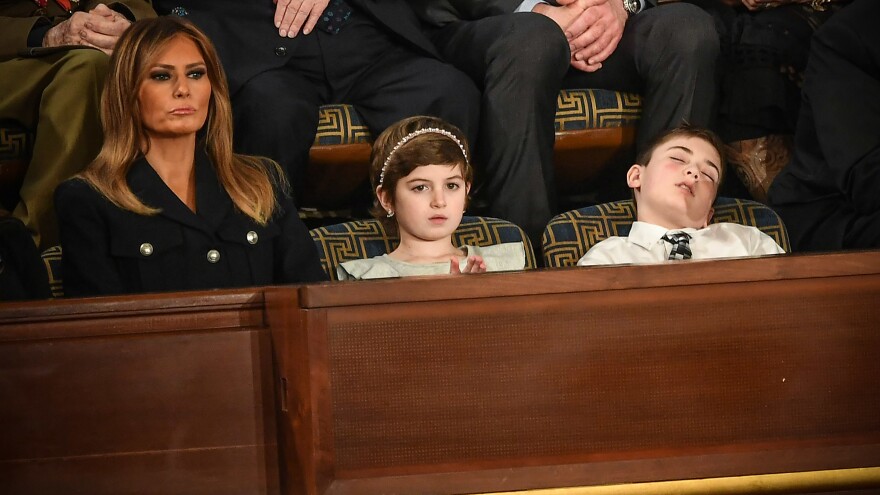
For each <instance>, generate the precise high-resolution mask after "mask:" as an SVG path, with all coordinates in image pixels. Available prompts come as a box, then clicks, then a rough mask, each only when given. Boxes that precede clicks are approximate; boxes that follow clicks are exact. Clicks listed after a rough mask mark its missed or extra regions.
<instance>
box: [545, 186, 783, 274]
mask: <svg viewBox="0 0 880 495" xmlns="http://www.w3.org/2000/svg"><path fill="white" fill-rule="evenodd" d="M635 219H636V205H635V202H634V200H632V199H628V200H625V201H614V202H611V203H603V204H600V205H596V206H589V207H586V208H581V209H578V210H572V211H567V212H565V213H562V214H559V215H556V216H555V217H553V218H552V219H551V220H550V223H548V224H547V228H546V229H544V235H543V236H542V238H541V244H542V246H541V247H542V251H543V254H544V263H545V265H546V266H548V267H564V266H574V265H576V264H577V261H578V260H579V259H581V257H582V256H583V255H584V254H586V252H587V251H588V250H589V249H590V248H591V247H593V245H595V244H596V243H598V242H600V241H603V240H605V239H607V238H609V237H613V236H619V237H625V236H627V235H629V230H630V228H631V227H632V223H633V222H634V221H635ZM721 222H731V223H738V224H741V225H749V226H752V227H757V228H758V229H760V230H761V231H762V232H764V233H765V234H767V235H769V236H770V237H772V238H773V240H774V241H776V243H777V244H779V246H781V247H782V249H784V250H785V251H786V252H789V250H790V246H789V243H788V233H787V232H786V230H785V225H784V224H783V223H782V219H780V218H779V215H777V214H776V212H775V211H773V210H772V209H770V208H769V207H767V206H765V205H763V204H761V203H758V202H756V201H750V200H746V199H735V198H718V199H716V200H715V215H714V216H713V217H712V223H721Z"/></svg>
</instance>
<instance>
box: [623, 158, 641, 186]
mask: <svg viewBox="0 0 880 495" xmlns="http://www.w3.org/2000/svg"><path fill="white" fill-rule="evenodd" d="M643 168H644V167H642V166H641V165H638V164H635V165H633V166H632V167H630V168H629V170H627V171H626V185H627V186H629V188H630V189H638V188H640V187H642V169H643Z"/></svg>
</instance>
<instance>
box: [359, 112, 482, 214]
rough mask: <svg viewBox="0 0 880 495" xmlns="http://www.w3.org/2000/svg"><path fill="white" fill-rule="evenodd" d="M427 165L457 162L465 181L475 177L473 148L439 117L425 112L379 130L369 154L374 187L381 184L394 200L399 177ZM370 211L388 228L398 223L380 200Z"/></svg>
mask: <svg viewBox="0 0 880 495" xmlns="http://www.w3.org/2000/svg"><path fill="white" fill-rule="evenodd" d="M419 131H421V133H419ZM438 131H439V132H438ZM445 133H449V134H451V135H452V136H454V137H455V139H453V138H452V137H450V136H449V135H447V134H445ZM456 139H457V142H456ZM425 165H453V166H454V165H458V166H459V167H461V175H462V177H463V178H464V181H465V183H466V184H468V185H470V184H471V183H472V182H473V179H474V171H473V167H472V166H471V163H470V148H469V147H468V143H467V139H466V138H465V137H464V133H462V132H461V129H459V128H458V127H456V126H454V125H452V124H450V123H448V122H446V121H444V120H442V119H439V118H437V117H427V116H424V115H419V116H415V117H409V118H406V119H403V120H401V121H399V122H396V123H394V124H392V125H391V126H389V127H388V128H387V129H385V131H383V132H382V134H379V137H378V138H376V141H375V142H374V143H373V152H372V154H371V155H370V182H371V183H372V185H373V191H376V189H377V188H378V187H379V186H382V190H383V191H384V192H385V193H386V194H388V195H389V197H390V198H391V202H392V204H393V203H394V194H395V190H396V188H397V183H398V182H399V181H400V179H402V178H404V177H406V176H407V175H409V174H410V173H411V172H412V171H413V170H415V169H416V168H417V167H422V166H425ZM371 213H372V214H373V216H374V217H376V218H378V219H380V220H382V221H383V222H384V223H385V227H386V229H387V228H391V229H393V228H394V227H395V226H396V225H397V223H396V222H395V221H393V219H389V218H387V216H386V212H385V210H384V209H382V205H381V204H379V203H378V201H377V202H376V204H375V205H374V206H373V209H372V210H371Z"/></svg>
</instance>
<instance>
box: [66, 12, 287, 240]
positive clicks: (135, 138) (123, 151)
mask: <svg viewBox="0 0 880 495" xmlns="http://www.w3.org/2000/svg"><path fill="white" fill-rule="evenodd" d="M175 37H184V38H186V39H188V40H190V41H192V42H193V43H195V45H196V47H198V49H199V51H200V52H201V54H202V56H203V57H204V59H205V65H206V68H207V76H208V79H209V80H210V81H211V89H212V91H211V99H210V103H209V105H208V118H207V122H206V124H205V127H204V128H203V129H202V132H204V146H205V149H206V151H207V153H208V156H209V157H210V159H211V162H212V163H213V165H214V168H215V170H216V173H217V176H218V179H219V180H220V183H221V184H222V185H223V187H224V189H225V190H226V192H227V193H228V194H229V196H230V198H232V201H233V203H234V204H235V206H236V207H237V208H238V209H239V210H240V211H241V212H243V213H244V214H245V215H247V216H249V217H250V218H252V219H253V220H254V221H256V222H257V223H259V224H261V225H265V224H266V222H267V221H268V220H269V219H270V218H271V217H272V213H273V212H274V210H275V207H276V204H275V187H276V186H277V187H281V188H286V187H287V182H286V179H285V176H284V173H283V172H282V171H281V168H280V167H279V166H278V164H277V163H275V162H272V161H270V160H266V159H264V158H257V157H250V156H245V155H236V154H234V153H233V151H232V108H231V105H230V103H229V87H228V85H227V83H226V75H225V74H224V73H223V68H222V67H221V65H220V58H219V57H218V56H217V51H216V50H215V49H214V45H213V44H211V41H210V40H209V39H208V37H207V36H205V34H204V33H202V32H201V31H200V30H199V29H198V28H196V27H195V26H194V25H193V24H192V23H190V22H188V21H186V20H183V19H180V18H179V17H174V16H165V17H158V18H155V19H144V20H141V21H137V22H135V23H134V24H132V25H131V27H129V28H128V30H126V32H125V33H124V34H123V35H122V36H121V37H120V38H119V41H118V42H117V44H116V48H115V50H114V52H113V56H112V57H111V58H110V74H109V76H108V78H107V82H106V83H105V86H104V92H103V94H102V97H101V123H102V124H103V127H104V145H103V146H102V148H101V151H100V153H99V154H98V157H97V158H96V159H95V160H94V161H93V162H92V163H91V164H89V166H88V167H87V168H86V169H85V170H84V171H83V172H82V173H81V174H80V176H81V177H82V178H83V179H85V180H86V181H87V182H89V183H90V184H91V186H92V187H94V188H95V189H96V190H97V191H98V192H100V193H101V194H103V195H104V196H105V197H106V198H107V199H108V200H110V201H111V202H112V203H113V204H115V205H116V206H118V207H119V208H122V209H125V210H129V211H132V212H135V213H139V214H141V215H155V214H156V213H158V212H159V210H158V209H156V208H153V207H151V206H148V205H145V204H144V203H143V202H142V201H141V200H140V199H139V198H138V197H137V196H135V194H134V193H133V192H132V191H131V188H130V187H129V186H128V182H127V181H126V176H127V174H128V171H129V169H130V168H131V165H132V162H134V160H135V159H136V158H137V157H138V155H139V154H141V153H142V152H144V153H145V152H146V151H147V150H148V149H149V146H150V140H149V136H148V135H147V132H146V129H145V128H144V125H143V121H142V118H141V108H140V105H139V102H138V93H139V89H140V85H141V83H142V82H143V81H144V79H146V77H147V76H148V73H149V70H150V67H151V65H152V64H153V63H154V61H155V60H156V58H157V57H158V56H159V54H160V53H161V52H162V50H164V49H165V47H166V46H167V45H168V43H169V41H170V40H171V39H173V38H175ZM142 146H146V148H147V149H141V147H142ZM267 164H268V167H270V168H272V169H274V170H272V172H270V171H269V170H268V169H267Z"/></svg>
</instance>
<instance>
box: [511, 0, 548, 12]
mask: <svg viewBox="0 0 880 495" xmlns="http://www.w3.org/2000/svg"><path fill="white" fill-rule="evenodd" d="M539 3H547V2H545V1H543V0H523V3H521V4H519V7H517V8H516V10H514V12H531V11H532V9H534V8H535V5H538V4H539Z"/></svg>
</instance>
